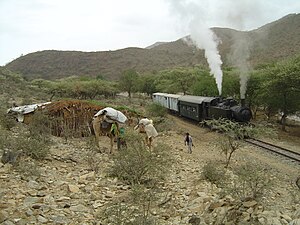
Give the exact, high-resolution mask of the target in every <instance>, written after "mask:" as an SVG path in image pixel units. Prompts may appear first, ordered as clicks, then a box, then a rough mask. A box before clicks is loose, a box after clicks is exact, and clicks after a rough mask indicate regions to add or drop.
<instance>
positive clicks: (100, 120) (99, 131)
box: [92, 116, 119, 153]
mask: <svg viewBox="0 0 300 225" xmlns="http://www.w3.org/2000/svg"><path fill="white" fill-rule="evenodd" d="M104 118H105V117H104V116H97V117H94V118H93V122H92V123H93V128H94V132H95V137H96V141H97V144H98V146H99V148H100V147H101V142H100V136H104V135H106V136H107V137H109V139H110V152H109V153H112V152H113V146H114V140H115V138H118V134H119V125H118V123H117V122H113V123H109V122H106V121H105V120H104ZM112 128H113V129H112Z"/></svg>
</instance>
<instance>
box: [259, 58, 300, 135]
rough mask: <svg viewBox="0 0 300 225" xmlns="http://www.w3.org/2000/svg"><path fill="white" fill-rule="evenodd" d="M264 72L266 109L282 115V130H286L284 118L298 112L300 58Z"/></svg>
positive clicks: (299, 102)
mask: <svg viewBox="0 0 300 225" xmlns="http://www.w3.org/2000/svg"><path fill="white" fill-rule="evenodd" d="M264 72H265V75H266V82H265V83H264V87H263V90H264V92H263V96H264V99H265V102H266V104H267V105H268V107H270V108H272V109H274V110H279V111H280V112H281V113H282V116H281V124H282V130H286V127H285V126H286V117H287V116H288V115H289V114H292V113H295V112H296V111H298V110H300V57H297V58H293V59H290V60H287V61H283V62H279V63H277V64H275V66H271V67H267V68H266V69H265V71H264Z"/></svg>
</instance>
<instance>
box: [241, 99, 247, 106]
mask: <svg viewBox="0 0 300 225" xmlns="http://www.w3.org/2000/svg"><path fill="white" fill-rule="evenodd" d="M241 105H242V107H245V106H246V99H244V98H242V99H241Z"/></svg>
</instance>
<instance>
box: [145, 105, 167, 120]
mask: <svg viewBox="0 0 300 225" xmlns="http://www.w3.org/2000/svg"><path fill="white" fill-rule="evenodd" d="M146 114H147V116H149V117H165V116H166V115H167V110H166V108H164V107H163V106H161V105H160V104H158V103H151V104H149V105H147V107H146Z"/></svg>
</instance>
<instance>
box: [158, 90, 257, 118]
mask: <svg viewBox="0 0 300 225" xmlns="http://www.w3.org/2000/svg"><path fill="white" fill-rule="evenodd" d="M152 99H153V102H154V103H157V104H160V105H162V106H163V107H165V108H166V109H168V110H169V111H171V112H174V113H176V114H178V115H179V116H181V117H185V118H188V119H192V120H195V121H197V122H200V121H203V120H209V119H219V118H227V119H229V120H234V121H237V122H242V123H247V122H249V121H250V120H251V118H252V113H251V110H250V109H249V108H248V107H246V106H244V105H239V103H238V102H237V101H236V100H234V99H233V98H226V99H224V98H221V97H203V96H195V95H178V94H168V93H153V94H152Z"/></svg>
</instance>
